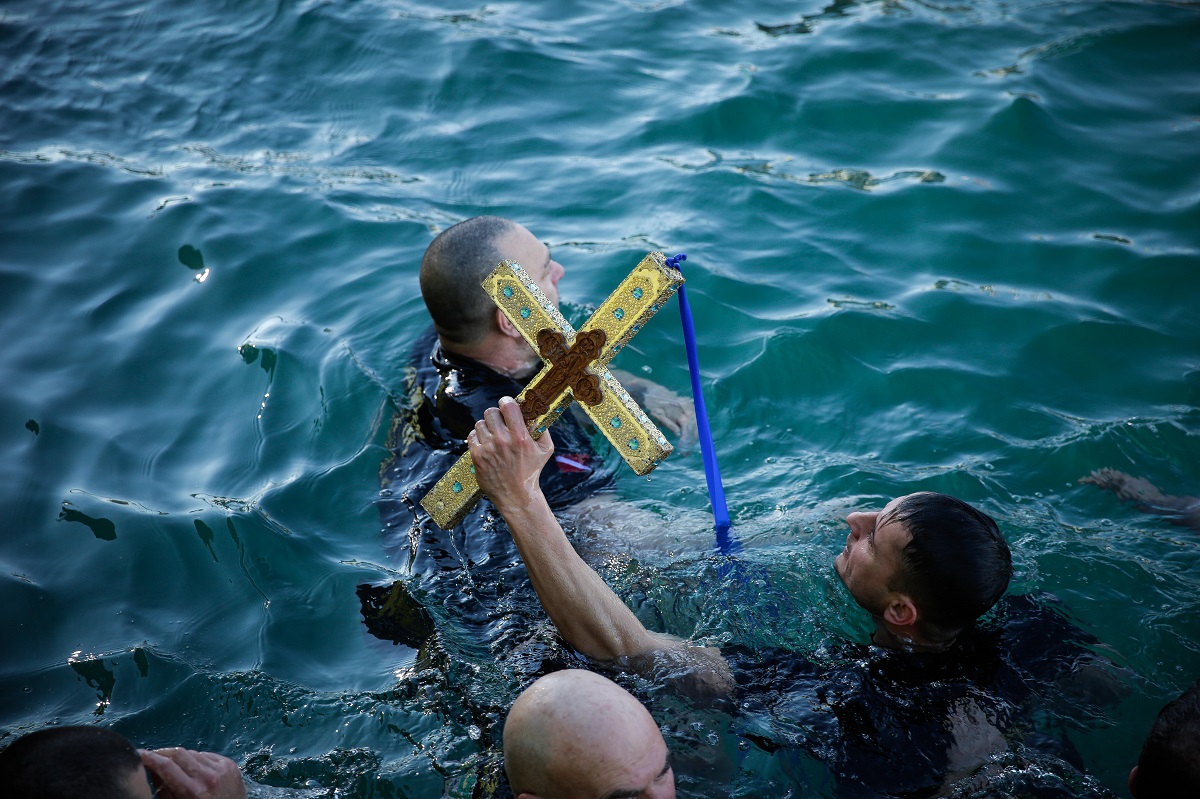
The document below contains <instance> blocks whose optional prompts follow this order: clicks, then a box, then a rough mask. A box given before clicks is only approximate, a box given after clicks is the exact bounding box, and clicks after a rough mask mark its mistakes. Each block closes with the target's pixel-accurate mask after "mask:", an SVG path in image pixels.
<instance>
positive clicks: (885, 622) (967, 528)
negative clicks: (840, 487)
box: [834, 492, 1012, 647]
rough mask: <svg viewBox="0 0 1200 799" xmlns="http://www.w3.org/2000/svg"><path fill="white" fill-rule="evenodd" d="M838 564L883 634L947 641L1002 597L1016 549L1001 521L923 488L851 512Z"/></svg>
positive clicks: (917, 641) (894, 640)
mask: <svg viewBox="0 0 1200 799" xmlns="http://www.w3.org/2000/svg"><path fill="white" fill-rule="evenodd" d="M846 523H847V524H849V525H850V535H849V536H848V537H847V539H846V548H845V549H843V550H842V552H841V553H840V554H839V555H838V556H837V557H836V558H835V559H834V569H835V570H836V571H837V574H838V577H840V578H841V580H842V582H843V583H844V584H845V585H846V588H847V590H849V592H850V594H851V596H853V597H854V600H855V601H856V602H858V604H859V605H861V606H862V607H863V608H864V609H866V610H868V611H870V612H871V614H872V615H873V616H875V618H876V621H877V623H878V625H879V630H878V632H877V635H876V641H877V642H878V643H881V644H885V645H892V646H899V645H903V644H905V643H908V644H912V645H916V646H927V647H940V646H945V645H947V644H949V643H951V642H952V641H953V640H954V638H955V637H956V636H957V635H958V633H959V632H961V631H962V630H963V629H964V628H966V627H968V626H969V625H970V624H971V623H972V622H974V621H975V620H976V619H978V618H979V617H980V616H982V615H983V614H984V613H985V612H987V611H988V609H990V608H991V607H992V605H994V604H996V601H997V600H999V599H1000V597H1001V595H1003V594H1004V591H1005V590H1006V589H1007V588H1008V582H1009V579H1010V578H1011V577H1012V555H1011V553H1010V552H1009V549H1008V544H1007V543H1006V542H1005V541H1004V537H1003V536H1002V535H1001V534H1000V530H999V528H998V527H997V526H996V522H995V521H994V520H993V519H992V518H991V517H990V516H988V515H987V514H985V513H983V512H982V511H979V510H978V509H976V508H973V507H972V506H970V505H968V504H967V503H965V502H963V501H962V500H960V499H955V498H954V497H951V496H947V495H946V494H936V493H932V492H921V493H918V494H909V495H908V496H903V497H898V498H896V499H894V500H892V501H891V502H889V503H888V504H887V506H885V507H884V509H883V510H882V511H879V512H870V513H863V512H855V513H851V514H850V515H849V516H847V517H846Z"/></svg>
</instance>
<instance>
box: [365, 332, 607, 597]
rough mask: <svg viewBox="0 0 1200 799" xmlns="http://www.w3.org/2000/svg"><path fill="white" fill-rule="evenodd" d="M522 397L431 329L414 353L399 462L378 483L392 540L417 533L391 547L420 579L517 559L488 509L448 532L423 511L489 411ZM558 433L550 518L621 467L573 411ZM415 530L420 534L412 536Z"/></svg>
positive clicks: (397, 431)
mask: <svg viewBox="0 0 1200 799" xmlns="http://www.w3.org/2000/svg"><path fill="white" fill-rule="evenodd" d="M531 377H532V375H531ZM523 388H524V384H523V383H521V382H518V381H516V380H514V379H512V378H510V377H506V376H505V375H502V374H500V373H498V372H496V371H495V370H493V369H491V368H490V367H488V366H485V365H484V364H482V363H479V362H478V361H474V360H472V359H470V358H466V357H463V356H460V355H454V354H452V353H449V352H447V351H446V350H444V349H442V347H441V345H440V344H439V343H438V340H437V335H436V334H435V333H434V331H433V328H430V329H429V330H428V331H427V332H426V333H425V334H424V335H423V336H422V337H421V338H420V339H419V340H418V342H417V343H416V345H414V347H413V350H412V357H411V359H410V363H409V366H408V369H407V370H406V376H405V390H404V397H403V398H402V403H403V405H404V407H402V408H401V409H400V411H399V413H398V414H397V416H396V421H395V426H394V428H393V431H392V436H391V438H392V452H393V457H392V459H391V460H390V461H389V462H388V463H387V464H385V466H384V472H383V474H382V476H381V483H382V486H383V488H384V491H385V496H384V497H383V498H382V499H381V501H380V503H379V513H380V518H381V519H382V521H383V523H384V527H385V530H387V531H395V530H404V529H405V528H410V529H409V539H408V541H400V542H397V541H394V540H393V541H391V542H389V543H391V544H392V546H396V545H397V544H398V545H399V546H400V547H403V546H404V545H407V547H408V550H409V551H408V553H407V554H408V561H409V563H410V565H411V566H412V569H413V571H414V572H415V573H418V574H432V573H435V572H436V570H439V569H446V568H457V567H464V566H466V567H468V568H469V567H470V566H472V565H478V564H479V563H481V562H483V561H484V560H486V559H488V558H491V557H495V556H497V555H504V556H508V555H512V554H515V552H516V548H515V546H513V544H512V538H511V536H510V535H509V534H508V531H507V529H505V528H504V527H503V525H504V522H503V520H502V519H501V518H500V517H499V514H496V513H494V512H493V511H492V509H491V505H490V503H489V502H487V500H483V501H481V502H480V503H479V504H478V505H477V506H476V508H475V510H474V511H472V512H471V513H470V514H468V516H467V517H466V519H465V520H464V521H463V522H462V523H461V524H459V525H458V526H457V527H455V528H454V529H453V530H451V531H442V530H440V529H439V528H438V527H437V525H436V524H434V523H433V522H432V521H430V520H429V517H428V515H427V514H426V513H425V511H424V510H423V509H421V508H420V505H419V503H420V501H421V498H422V497H423V496H425V493H426V492H427V491H428V490H429V489H430V488H431V487H432V486H433V484H434V483H436V482H437V481H438V479H439V478H440V477H441V476H442V475H443V474H444V473H445V472H446V470H447V469H449V468H450V466H451V465H452V464H453V463H454V461H456V460H457V459H458V457H459V456H460V455H462V454H463V453H464V452H466V451H467V447H466V443H465V439H466V437H467V434H469V433H470V432H471V430H472V429H473V428H474V426H475V422H477V421H478V420H480V419H482V418H483V412H484V411H485V410H486V409H488V408H491V407H495V406H496V405H498V404H499V402H500V398H501V397H505V396H510V397H515V396H517V394H519V393H520V392H521V390H522V389H523ZM551 433H552V434H553V436H554V456H553V458H552V459H551V460H550V462H549V463H547V464H546V466H545V468H544V469H542V475H541V486H542V493H543V494H545V496H546V501H547V502H548V503H549V504H550V507H551V508H552V509H554V510H559V509H561V508H564V507H566V506H568V505H571V504H573V503H575V502H578V501H580V500H582V499H585V498H587V497H590V496H592V495H594V494H596V493H598V492H601V491H608V490H611V489H612V488H613V484H614V473H615V466H616V462H617V461H619V458H618V457H617V456H616V455H615V453H612V451H611V449H610V447H609V445H608V442H607V441H606V440H605V439H604V437H603V436H602V435H601V434H600V433H599V432H598V431H596V430H594V428H592V426H591V424H590V420H588V419H587V418H586V417H585V416H583V415H582V414H579V413H573V412H572V411H571V410H570V409H569V410H568V411H567V413H564V414H563V415H562V417H561V418H560V419H559V420H558V421H557V422H555V424H554V427H552V428H551ZM389 492H390V493H389ZM414 526H415V527H419V530H418V529H411V528H414Z"/></svg>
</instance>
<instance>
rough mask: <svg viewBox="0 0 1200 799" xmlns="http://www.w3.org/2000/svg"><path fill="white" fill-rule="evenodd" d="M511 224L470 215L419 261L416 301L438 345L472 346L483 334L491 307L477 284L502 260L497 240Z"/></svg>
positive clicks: (510, 229) (512, 227)
mask: <svg viewBox="0 0 1200 799" xmlns="http://www.w3.org/2000/svg"><path fill="white" fill-rule="evenodd" d="M516 227H517V223H516V222H513V221H511V220H508V219H504V218H503V217H499V216H475V217H471V218H470V219H465V220H463V221H462V222H459V223H458V224H456V225H453V226H451V227H448V228H446V229H445V230H443V231H442V232H441V233H439V234H438V236H437V238H435V239H434V240H433V242H432V243H431V244H430V245H429V248H428V249H426V250H425V255H424V257H423V258H421V296H422V297H423V298H424V300H425V307H426V308H428V309H429V315H430V316H431V317H433V324H434V327H436V328H437V332H438V335H439V336H441V337H442V339H443V341H448V342H450V343H456V344H472V343H474V342H476V341H478V340H479V339H480V338H482V337H483V336H484V335H485V334H486V333H487V331H488V319H489V317H490V316H491V314H492V312H493V311H495V309H496V306H495V305H494V304H493V303H492V301H491V299H489V298H488V296H487V294H486V293H485V292H484V290H483V288H482V287H481V286H480V285H479V284H480V283H481V282H482V281H483V278H484V277H485V276H486V275H487V274H488V273H489V272H491V271H492V270H493V269H495V268H496V264H498V263H500V262H501V261H502V260H504V255H503V254H502V253H501V252H500V248H499V246H498V244H497V242H498V240H499V239H500V238H501V237H502V236H504V234H506V233H509V232H511V231H513V230H514V229H516Z"/></svg>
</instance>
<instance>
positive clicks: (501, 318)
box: [496, 308, 524, 338]
mask: <svg viewBox="0 0 1200 799" xmlns="http://www.w3.org/2000/svg"><path fill="white" fill-rule="evenodd" d="M496 327H498V328H499V329H500V332H501V333H503V334H504V335H506V336H509V337H510V338H524V336H522V335H521V331H520V330H517V326H516V325H514V324H513V323H512V320H511V319H509V318H508V317H507V316H505V315H504V311H501V310H500V309H499V308H497V309H496Z"/></svg>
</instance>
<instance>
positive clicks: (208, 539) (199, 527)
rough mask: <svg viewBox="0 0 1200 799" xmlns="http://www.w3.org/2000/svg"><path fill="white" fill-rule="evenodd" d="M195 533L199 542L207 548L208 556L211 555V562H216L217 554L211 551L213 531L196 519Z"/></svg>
mask: <svg viewBox="0 0 1200 799" xmlns="http://www.w3.org/2000/svg"><path fill="white" fill-rule="evenodd" d="M195 521H196V532H197V533H199V535H200V541H201V542H202V543H203V544H204V546H206V547H207V548H208V554H210V555H212V559H213V562H214V563H216V562H217V553H216V551H215V550H214V549H213V531H212V528H211V527H209V526H208V525H207V524H205V523H204V522H202V521H200V520H199V519H196V520H195Z"/></svg>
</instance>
